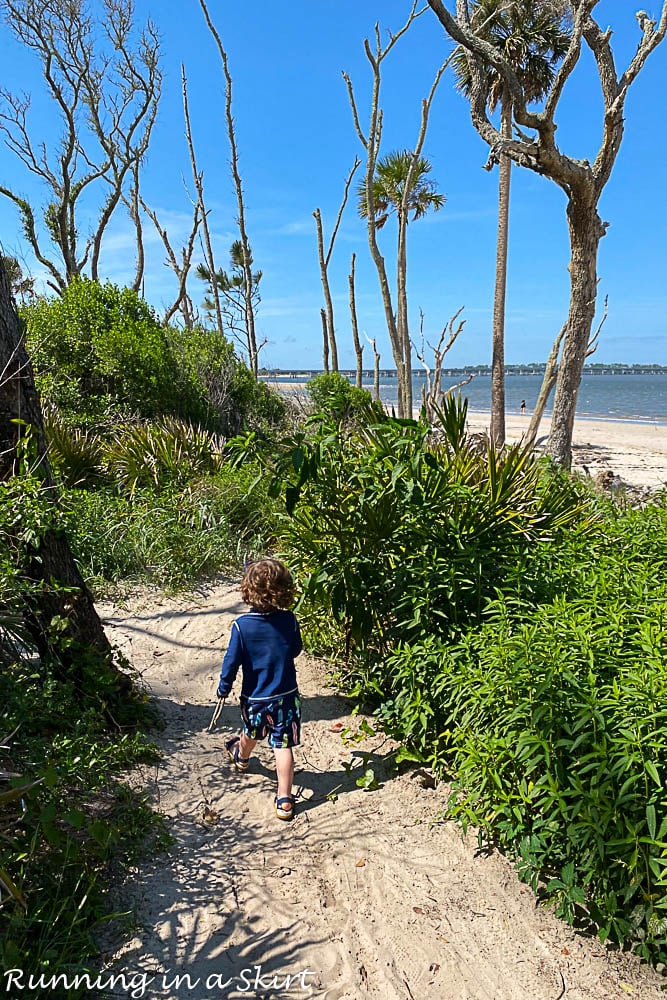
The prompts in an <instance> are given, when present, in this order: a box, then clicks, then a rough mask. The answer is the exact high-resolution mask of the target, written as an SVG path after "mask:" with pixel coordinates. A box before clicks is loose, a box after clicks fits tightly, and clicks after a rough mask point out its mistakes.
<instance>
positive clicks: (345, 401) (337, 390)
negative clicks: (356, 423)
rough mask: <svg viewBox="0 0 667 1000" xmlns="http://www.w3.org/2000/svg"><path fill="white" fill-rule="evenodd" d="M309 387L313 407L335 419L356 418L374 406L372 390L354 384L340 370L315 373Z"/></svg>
mask: <svg viewBox="0 0 667 1000" xmlns="http://www.w3.org/2000/svg"><path fill="white" fill-rule="evenodd" d="M307 388H308V395H309V396H310V400H311V403H312V404H313V407H314V408H315V409H316V410H318V411H319V412H320V413H324V414H326V415H327V416H329V417H333V418H334V420H343V419H346V418H347V419H350V418H355V417H357V416H359V415H360V414H364V413H365V412H366V411H368V410H369V409H372V408H373V402H372V399H371V394H370V392H368V390H367V389H360V388H358V386H356V385H352V384H351V382H350V380H349V379H347V378H346V377H345V376H344V375H341V374H339V372H322V374H321V375H315V377H314V378H311V379H310V381H309V382H308V386H307ZM378 412H379V411H378Z"/></svg>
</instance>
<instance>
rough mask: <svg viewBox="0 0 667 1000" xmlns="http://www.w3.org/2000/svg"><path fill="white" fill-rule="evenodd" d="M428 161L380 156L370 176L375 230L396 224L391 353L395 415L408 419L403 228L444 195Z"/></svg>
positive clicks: (361, 191)
mask: <svg viewBox="0 0 667 1000" xmlns="http://www.w3.org/2000/svg"><path fill="white" fill-rule="evenodd" d="M431 169H432V168H431V164H430V162H429V161H428V160H427V159H426V158H425V157H423V156H417V157H415V156H414V154H413V153H411V152H410V150H408V149H404V150H397V151H395V152H392V153H387V155H386V156H383V157H381V158H380V159H379V160H378V162H377V165H376V168H375V174H374V177H373V189H372V199H373V202H372V203H373V211H374V215H375V228H376V229H382V227H383V226H384V225H385V223H386V222H387V220H388V219H389V217H390V215H392V213H396V218H397V222H398V246H397V257H396V306H397V309H396V342H395V343H392V345H391V346H392V353H393V355H394V362H395V363H396V371H397V374H398V398H399V406H398V410H399V416H412V345H411V342H410V328H409V325H408V296H407V271H408V258H407V228H408V222H409V221H413V222H414V221H415V220H416V219H421V218H422V216H424V215H426V213H427V212H428V211H431V210H433V211H434V212H438V211H439V210H440V209H441V208H442V206H443V205H444V204H445V201H446V199H445V196H444V195H443V194H439V193H438V192H437V191H436V186H435V182H434V181H433V180H430V179H429V178H428V174H430V172H431ZM357 196H358V204H359V215H360V216H361V218H362V219H365V218H367V217H368V204H367V201H368V199H367V192H366V184H365V182H361V183H360V184H359V185H358V187H357Z"/></svg>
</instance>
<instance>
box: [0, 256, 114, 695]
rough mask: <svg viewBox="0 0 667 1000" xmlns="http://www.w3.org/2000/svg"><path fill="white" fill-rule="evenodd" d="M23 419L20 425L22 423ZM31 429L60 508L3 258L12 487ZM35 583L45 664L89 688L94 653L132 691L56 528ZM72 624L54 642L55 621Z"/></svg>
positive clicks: (0, 372)
mask: <svg viewBox="0 0 667 1000" xmlns="http://www.w3.org/2000/svg"><path fill="white" fill-rule="evenodd" d="M16 421H20V422H19V423H17V422H16ZM26 428H30V433H31V435H32V440H33V441H34V442H35V444H36V454H35V457H34V459H33V464H34V468H35V472H36V474H38V475H39V476H40V478H41V480H42V483H43V494H42V496H43V502H44V504H45V505H46V506H47V507H48V506H51V507H55V505H56V504H57V494H56V488H55V485H54V482H53V479H52V477H51V473H50V469H49V465H48V461H47V458H46V445H45V440H44V427H43V422H42V413H41V407H40V403H39V397H38V395H37V390H36V388H35V381H34V377H33V373H32V367H31V365H30V361H29V359H28V355H27V354H26V351H25V347H24V344H23V339H22V336H21V333H20V326H19V319H18V316H17V314H16V310H15V308H14V303H13V301H12V297H11V290H10V284H9V280H8V277H7V274H6V271H5V268H4V265H3V264H2V262H1V261H0V481H2V482H7V481H8V480H10V479H11V478H12V477H13V476H14V475H16V474H17V472H18V471H19V470H18V457H17V453H18V451H19V450H20V445H21V442H22V439H24V438H25V435H26ZM20 569H21V574H22V576H23V577H24V579H25V580H26V581H27V582H34V583H35V584H41V585H42V586H40V587H39V588H38V589H36V590H35V591H34V593H33V594H32V596H30V597H28V598H26V607H25V611H24V613H25V620H26V626H27V628H28V630H29V632H30V634H31V635H32V638H33V640H34V642H35V646H36V648H37V650H38V652H39V654H40V656H41V657H42V658H44V659H46V658H48V659H49V660H50V661H51V662H53V663H54V667H55V669H56V671H57V673H58V674H59V675H60V676H61V677H62V678H63V679H68V680H73V681H74V682H75V683H78V684H81V681H82V677H83V674H82V663H83V660H84V657H85V656H86V655H88V656H89V655H90V652H93V653H95V654H96V655H97V657H98V658H99V659H100V662H101V663H102V664H104V669H105V670H106V671H107V672H108V671H109V670H111V671H112V672H113V673H114V675H115V679H116V685H117V688H118V690H125V691H126V690H128V689H129V688H130V687H131V682H130V679H129V677H127V675H125V674H123V673H121V672H120V671H118V670H117V669H116V668H115V667H114V666H113V665H112V663H111V646H110V645H109V641H108V639H107V637H106V635H105V633H104V629H103V627H102V623H101V621H100V619H99V617H98V615H97V612H96V610H95V606H94V604H93V600H92V598H91V596H90V592H89V591H88V588H87V587H86V585H85V583H84V580H83V578H82V576H81V574H80V572H79V569H78V567H77V565H76V563H75V561H74V557H73V555H72V551H71V549H70V546H69V542H68V540H67V537H66V536H65V535H64V534H63V532H62V531H60V530H54V529H49V530H47V531H45V533H44V535H43V536H42V538H41V539H40V540H39V542H38V544H37V547H36V548H35V550H34V553H33V554H32V555H31V556H30V557H29V558H28V559H27V560H26V562H25V564H24V565H22V566H21V567H20ZM54 618H57V619H59V620H64V621H65V622H66V627H65V629H64V631H61V632H59V635H58V641H57V642H55V641H54V637H53V628H52V624H53V620H54Z"/></svg>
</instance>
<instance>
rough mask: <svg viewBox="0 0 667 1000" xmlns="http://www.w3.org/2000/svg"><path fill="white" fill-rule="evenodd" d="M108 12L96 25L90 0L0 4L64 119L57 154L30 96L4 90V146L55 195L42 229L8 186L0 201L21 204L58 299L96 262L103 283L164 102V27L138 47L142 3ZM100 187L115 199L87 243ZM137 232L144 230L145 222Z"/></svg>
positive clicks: (107, 6) (126, 1)
mask: <svg viewBox="0 0 667 1000" xmlns="http://www.w3.org/2000/svg"><path fill="white" fill-rule="evenodd" d="M103 10H104V13H103V16H101V17H100V18H99V19H98V21H97V22H96V21H94V20H93V18H92V17H91V15H90V13H89V9H88V5H87V3H86V0H68V3H60V2H58V0H0V13H2V15H3V16H4V19H5V21H6V23H7V25H8V27H9V29H10V30H11V31H12V33H13V34H14V36H15V38H17V39H18V40H19V41H20V42H22V43H23V44H24V45H26V46H27V47H28V48H30V49H32V51H33V52H34V53H35V55H36V57H37V59H38V60H39V61H40V63H41V67H42V76H43V78H44V82H45V84H46V87H47V91H48V93H49V96H50V97H51V99H52V100H53V102H54V103H55V105H56V108H57V112H58V115H59V116H60V119H61V121H62V134H61V138H60V142H59V147H58V150H57V151H56V152H50V151H49V150H48V148H47V144H46V142H43V141H42V142H36V141H35V140H34V138H33V136H32V135H31V130H30V127H29V122H28V112H29V109H30V98H29V97H27V96H25V95H23V96H18V95H17V94H14V93H12V92H10V91H8V90H2V91H0V132H2V133H3V134H4V138H5V143H6V145H7V146H8V148H9V149H10V150H11V151H12V152H13V153H14V154H15V155H16V156H17V157H18V158H19V160H21V162H22V163H23V164H24V166H25V167H26V169H27V170H28V171H29V172H30V173H32V174H34V175H35V176H36V177H38V178H39V179H40V180H41V181H42V182H43V184H44V185H45V187H46V189H47V190H48V192H49V193H48V202H47V204H46V208H45V209H43V210H42V211H41V216H42V218H41V220H40V222H39V224H38V221H37V218H36V212H35V209H34V207H33V206H32V205H31V204H30V202H29V201H28V200H27V199H26V198H23V197H22V196H21V195H19V194H18V193H17V192H16V191H15V190H13V189H12V188H10V187H8V186H6V185H0V194H3V195H4V196H5V197H6V198H9V199H10V200H11V201H13V202H14V204H15V205H16V206H17V208H18V210H19V214H20V217H21V224H22V228H23V233H24V236H25V238H26V240H27V242H28V244H29V245H30V248H31V250H32V252H33V253H34V255H35V257H36V258H37V260H38V261H39V262H40V263H41V264H42V265H43V266H44V267H45V268H46V270H47V271H48V272H49V275H50V279H49V284H50V286H51V287H52V288H53V289H54V290H56V291H58V292H62V291H63V290H64V289H65V288H66V286H67V285H68V284H69V282H70V281H71V280H72V279H73V278H76V277H78V276H79V275H80V274H81V273H82V271H83V269H84V267H85V266H86V265H87V263H88V261H89V260H90V270H91V275H92V277H93V278H95V279H97V278H98V269H99V259H100V253H101V248H102V241H103V237H104V233H105V231H106V228H107V226H108V225H109V222H110V221H111V218H112V216H113V214H114V212H115V210H116V208H117V207H118V205H119V204H120V203H121V200H122V199H123V196H124V192H125V188H126V184H131V185H132V186H133V188H134V191H135V195H134V196H131V200H130V203H131V204H132V205H134V206H135V207H136V205H137V204H138V201H137V198H138V177H139V166H140V164H141V162H142V160H143V158H144V156H145V153H146V151H147V149H148V145H149V141H150V136H151V131H152V128H153V124H154V122H155V118H156V115H157V109H158V102H159V98H160V91H161V84H162V75H161V71H160V66H159V56H160V45H159V39H158V36H157V31H156V29H155V27H154V26H153V24H152V23H151V22H150V21H148V22H147V23H146V25H145V26H144V28H143V29H142V30H141V32H139V34H138V37H137V38H136V40H135V23H134V3H133V0H103ZM100 35H101V36H103V37H104V36H106V40H107V43H108V46H107V47H108V49H109V51H107V52H101V51H99V43H98V39H99V37H100ZM93 186H95V187H96V188H100V187H101V188H102V189H104V190H105V191H106V194H105V197H104V198H103V200H102V203H101V207H100V209H99V212H98V216H97V220H96V222H95V224H94V226H93V229H92V232H90V233H89V235H87V236H86V237H85V238H83V237H81V234H80V223H79V216H80V215H81V209H80V206H81V203H82V201H83V200H85V202H86V211H87V212H88V211H89V205H90V192H91V190H94V187H93ZM42 225H43V227H44V229H45V232H46V235H47V238H48V240H49V242H50V243H51V244H53V246H55V248H56V250H57V254H58V256H56V258H55V259H54V258H53V257H52V256H50V252H47V251H46V250H45V249H44V247H43V239H44V237H43V234H42V233H41V231H40V230H41V226H42ZM135 225H140V221H139V220H138V215H137V217H136V218H135ZM137 232H140V230H137ZM82 244H83V245H82ZM140 253H143V248H142V247H141V248H140ZM139 270H141V271H142V270H143V266H142V265H141V263H140V264H139V267H138V272H139Z"/></svg>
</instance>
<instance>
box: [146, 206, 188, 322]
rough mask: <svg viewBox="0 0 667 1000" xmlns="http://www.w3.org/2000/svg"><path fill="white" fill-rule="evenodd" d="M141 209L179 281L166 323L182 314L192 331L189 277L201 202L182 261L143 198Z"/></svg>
mask: <svg viewBox="0 0 667 1000" xmlns="http://www.w3.org/2000/svg"><path fill="white" fill-rule="evenodd" d="M141 207H142V209H143V211H144V212H145V213H146V215H147V216H148V217H149V219H150V220H151V222H152V223H153V225H154V226H155V229H156V231H157V233H158V235H159V237H160V239H161V240H162V243H163V245H164V248H165V250H166V251H167V260H166V264H167V266H168V267H170V268H171V270H172V271H173V272H174V274H175V275H176V278H177V280H178V291H177V294H176V298H175V299H174V301H173V302H172V304H171V305H170V306H169V308H168V309H167V310H166V311H165V314H164V323H165V324H167V323H169V322H171V320H172V318H173V317H174V316H175V315H176V313H177V312H180V314H181V316H182V317H183V325H184V326H185V328H186V329H188V330H191V329H192V328H193V326H194V325H195V310H194V307H193V305H192V299H191V298H190V295H189V293H188V276H189V274H190V270H191V268H192V257H193V253H194V247H195V240H196V238H197V232H198V230H199V226H200V223H201V218H202V217H201V210H200V205H199V202H198V201H196V202H194V204H193V213H192V228H191V230H190V235H189V237H188V240H187V243H186V244H185V245H184V246H183V247H181V255H180V259H179V257H178V256H177V254H176V251H175V250H174V248H173V246H172V243H171V240H170V239H169V234H168V232H167V230H166V229H165V227H164V226H162V225H161V224H160V220H159V218H158V216H157V213H156V212H155V211H154V209H152V208H150V207H149V206H148V205H147V204H146V202H145V201H144V200H143V198H141Z"/></svg>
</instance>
